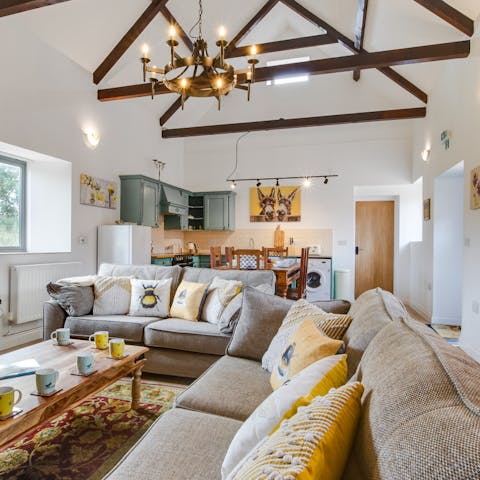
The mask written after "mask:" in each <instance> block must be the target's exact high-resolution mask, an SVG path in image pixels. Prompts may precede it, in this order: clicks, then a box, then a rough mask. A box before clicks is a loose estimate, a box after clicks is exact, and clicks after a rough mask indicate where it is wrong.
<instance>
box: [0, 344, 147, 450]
mask: <svg viewBox="0 0 480 480" xmlns="http://www.w3.org/2000/svg"><path fill="white" fill-rule="evenodd" d="M72 341H73V343H72V344H71V345H68V346H66V347H60V346H57V345H55V344H54V343H53V342H52V341H51V340H49V341H46V342H41V343H37V344H35V345H32V346H29V347H25V348H20V349H18V350H15V351H14V352H10V353H7V354H5V355H0V364H11V363H17V362H20V361H24V360H35V361H36V362H37V364H38V368H55V369H56V370H58V371H59V373H60V375H59V379H58V382H57V387H58V388H61V389H62V390H61V391H60V392H58V393H57V394H55V395H53V396H51V397H39V396H34V395H31V393H32V392H35V391H36V384H35V375H27V376H24V377H17V378H9V379H6V380H0V387H4V386H7V385H8V386H11V387H13V388H18V389H19V390H20V391H21V392H22V395H23V398H22V400H21V401H20V403H18V404H17V405H16V407H19V408H21V409H22V410H23V412H22V413H20V414H18V415H17V416H15V417H13V418H10V419H8V420H4V421H0V445H4V444H6V443H8V442H10V441H12V440H13V439H15V438H16V437H18V436H19V435H21V434H23V433H25V432H26V431H28V430H30V429H32V428H34V427H36V426H37V425H39V424H40V423H42V422H44V421H47V420H49V419H50V418H52V417H55V416H57V415H58V414H60V413H61V412H63V411H64V410H65V409H67V408H69V407H72V406H73V405H75V404H77V403H79V402H81V401H82V400H84V399H85V398H86V397H88V396H89V395H92V394H94V393H96V392H98V391H100V390H102V389H104V388H105V387H107V386H108V385H111V384H112V383H114V382H116V381H117V380H119V379H120V378H122V377H125V376H127V375H130V374H133V381H132V408H133V409H137V408H138V406H139V402H140V379H141V375H142V368H143V365H144V363H145V360H144V358H143V355H144V354H145V353H146V352H147V351H148V348H147V347H142V346H135V345H126V346H125V353H126V354H128V356H127V357H125V358H122V359H119V360H114V359H111V358H108V355H109V353H108V350H97V349H95V348H94V347H95V345H94V344H93V343H92V342H87V341H86V340H76V339H73V340H72ZM85 351H92V352H93V353H94V356H95V370H96V372H95V373H93V374H92V375H90V376H88V377H81V376H76V375H72V374H71V372H72V371H74V370H76V356H77V354H78V353H79V352H85Z"/></svg>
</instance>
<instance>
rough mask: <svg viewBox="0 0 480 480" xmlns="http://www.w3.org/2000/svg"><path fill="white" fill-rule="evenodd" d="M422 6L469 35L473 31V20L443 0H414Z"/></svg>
mask: <svg viewBox="0 0 480 480" xmlns="http://www.w3.org/2000/svg"><path fill="white" fill-rule="evenodd" d="M414 1H415V2H417V3H418V4H419V5H421V6H422V7H424V8H426V9H427V10H430V12H432V13H434V14H435V15H437V17H440V18H441V19H443V20H445V21H446V22H448V23H449V24H450V25H452V26H453V27H455V28H456V29H457V30H460V31H461V32H463V33H464V34H465V35H468V36H469V37H471V36H472V35H473V32H474V28H475V27H474V21H473V20H472V19H471V18H468V17H467V16H466V15H464V14H463V13H461V12H459V11H458V10H456V9H455V8H453V7H451V6H450V5H449V4H448V3H446V2H444V1H443V0H414Z"/></svg>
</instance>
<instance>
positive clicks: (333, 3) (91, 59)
mask: <svg viewBox="0 0 480 480" xmlns="http://www.w3.org/2000/svg"><path fill="white" fill-rule="evenodd" d="M298 1H299V3H301V4H302V5H303V6H305V7H306V8H308V9H310V10H311V11H312V12H313V13H315V14H317V15H318V16H319V17H321V18H323V19H324V20H325V21H327V22H328V23H330V24H331V25H332V26H333V27H334V28H336V29H337V30H339V31H340V32H342V33H343V34H345V35H346V36H348V37H349V38H352V39H353V37H354V29H355V21H356V10H357V4H358V0H322V1H321V2H319V1H318V0H298ZM149 3H150V2H149V0H70V1H68V2H64V3H60V4H58V5H55V6H49V7H46V8H40V9H36V10H32V11H29V12H25V13H21V14H17V15H14V16H10V17H4V18H1V19H0V27H1V23H2V22H10V23H12V24H14V25H15V26H16V28H18V29H19V31H23V30H28V31H29V32H30V33H33V34H34V35H36V36H37V38H38V39H39V40H40V41H42V42H45V43H46V44H48V45H50V46H51V47H52V48H54V49H56V50H58V51H59V52H61V53H62V54H63V55H65V56H66V57H68V58H69V59H70V60H72V61H73V62H76V63H77V64H79V65H80V66H81V67H83V68H84V69H85V70H87V71H88V72H93V71H94V70H95V69H96V68H97V66H98V65H99V64H100V63H101V61H102V60H103V59H104V58H105V57H106V55H107V54H108V53H109V52H110V50H111V49H112V48H113V47H114V46H115V44H116V43H117V42H118V41H119V40H120V38H121V37H122V36H123V35H124V34H125V32H126V31H127V30H128V29H129V28H130V27H131V25H132V24H133V22H134V21H135V20H136V19H137V18H138V17H139V16H140V15H141V13H142V12H143V11H144V10H145V8H146V7H147V6H148V4H149ZM264 3H265V0H242V1H241V2H239V1H233V0H230V1H228V0H203V4H204V22H203V32H204V36H205V38H206V40H207V41H208V42H209V43H210V45H213V50H214V51H215V49H216V47H215V46H214V42H215V37H216V30H217V28H218V26H219V25H221V24H223V25H225V26H226V28H227V39H228V38H231V37H233V36H234V35H235V34H236V33H237V32H238V31H239V30H240V29H241V28H242V27H243V25H244V24H246V23H247V22H248V20H249V19H250V18H251V17H252V16H253V15H255V13H256V12H257V11H258V10H259V9H260V8H261V7H262V6H263V4H264ZM448 3H449V4H450V5H452V6H453V7H455V8H457V9H459V10H460V11H462V12H463V13H465V14H466V15H468V16H469V17H470V18H473V19H476V18H477V17H478V16H479V15H480V1H479V0H449V1H448ZM197 6H198V3H197V0H170V1H169V3H168V8H169V9H170V10H171V11H172V13H173V14H174V16H175V17H176V18H177V20H178V22H179V23H180V25H182V26H183V28H184V30H186V31H187V32H188V31H189V29H190V28H191V26H193V24H194V23H195V21H196V15H197ZM167 29H168V25H167V22H166V20H165V19H164V18H163V17H162V16H161V15H159V16H157V17H156V18H155V19H154V21H153V22H152V23H151V24H150V25H149V26H148V27H147V28H146V30H145V31H144V32H143V33H142V35H141V36H140V38H138V39H137V41H136V42H134V44H133V45H132V46H131V47H130V48H129V50H128V51H127V52H126V53H125V55H124V56H123V57H122V58H121V59H120V61H119V62H118V63H117V65H115V67H114V68H113V69H112V70H111V71H110V72H109V74H108V75H107V77H106V78H105V79H104V80H103V81H102V83H101V84H100V88H102V87H103V88H105V87H111V86H122V85H129V84H135V83H141V80H142V79H141V66H140V62H139V60H138V59H139V57H140V46H141V44H143V43H144V42H146V43H148V44H149V45H150V47H151V55H150V56H151V58H152V59H154V62H156V63H157V64H158V65H161V64H162V63H165V62H166V59H167V58H168V47H167V46H166V45H165V40H166V37H167ZM322 33H323V31H322V30H321V29H320V28H318V27H316V26H314V25H312V24H311V23H309V22H308V21H306V20H305V19H303V18H301V17H300V16H298V15H297V14H295V13H294V12H292V11H291V10H290V9H289V8H288V7H286V6H285V5H283V4H278V5H277V6H276V7H275V8H274V9H273V10H272V11H271V12H270V13H269V14H268V16H267V17H265V18H264V19H263V20H262V21H261V22H260V23H259V24H258V25H257V27H256V28H255V29H254V30H253V31H251V32H250V33H249V35H248V36H246V37H245V38H244V39H243V41H242V42H241V43H240V44H239V45H247V44H251V43H262V42H269V41H275V40H283V39H287V38H294V37H301V36H308V35H318V34H322ZM465 38H466V36H465V35H463V34H462V33H461V32H459V31H457V30H456V29H455V28H453V27H452V26H450V25H449V24H447V23H446V22H444V21H443V20H441V19H440V18H438V17H436V16H435V15H433V14H432V13H430V12H429V11H427V10H426V9H425V8H423V7H421V6H420V5H418V4H417V3H416V2H414V1H413V0H370V1H369V9H368V17H367V24H366V35H365V45H364V46H365V48H366V49H367V50H369V51H378V50H388V49H394V48H404V47H409V46H416V45H427V44H433V43H442V42H450V41H457V40H462V39H465ZM180 50H183V52H184V53H186V50H185V48H184V46H183V45H181V46H180ZM180 53H182V52H180ZM349 54H350V53H349V52H348V51H347V50H346V49H344V48H343V47H341V46H340V45H339V44H335V45H326V46H319V47H313V48H309V49H304V50H297V51H289V52H282V53H276V54H269V55H263V56H260V66H262V65H264V64H265V62H266V61H267V60H270V59H279V58H289V57H290V58H292V57H298V56H300V55H301V56H304V55H308V56H310V57H311V58H312V59H316V58H327V57H334V56H341V55H349ZM155 59H156V60H155ZM457 61H459V60H457ZM460 61H461V60H460ZM232 63H234V64H235V65H236V66H240V67H242V68H243V67H244V66H245V59H236V60H235V61H232ZM439 68H440V63H428V64H417V65H409V66H404V67H398V71H399V72H400V73H401V74H402V75H405V77H406V78H408V79H409V80H411V81H412V82H414V83H415V84H417V85H418V86H419V87H420V88H422V89H423V90H425V91H426V92H427V93H428V92H429V91H431V89H432V88H433V86H434V84H435V79H436V76H437V73H438V69H439ZM91 87H92V90H95V89H96V88H97V87H96V86H94V85H93V83H92V85H91ZM253 95H254V98H255V102H253V101H252V102H250V104H248V105H247V104H246V102H245V98H244V97H245V94H244V92H242V91H234V92H232V94H231V95H229V97H228V98H226V99H225V101H224V105H223V107H222V112H220V113H218V112H217V109H216V104H215V102H214V101H213V100H212V101H209V100H205V99H191V100H189V102H188V103H187V105H186V107H185V111H184V112H178V113H177V114H176V115H175V116H174V117H173V118H172V120H171V121H170V122H169V124H168V126H169V127H171V126H190V125H196V124H199V123H207V122H209V123H223V122H224V121H228V120H229V118H230V117H232V112H234V118H235V119H236V121H242V120H244V121H247V120H252V119H270V118H278V117H279V116H284V117H286V118H288V117H294V116H308V115H321V114H324V113H325V114H327V113H342V112H344V113H347V112H353V111H360V110H361V109H363V110H374V109H382V108H402V107H410V106H420V105H421V102H419V100H417V99H416V98H415V97H413V96H412V95H410V94H408V93H407V92H405V91H404V90H403V89H402V88H400V87H399V86H397V85H396V84H394V83H393V82H391V81H390V80H388V79H387V78H386V77H384V76H383V75H382V74H380V73H379V72H377V71H375V70H369V71H363V72H362V78H361V80H360V82H354V81H353V80H352V75H351V73H342V74H333V75H322V76H317V77H312V78H311V79H310V81H309V83H308V84H298V85H289V86H283V87H280V86H278V87H267V86H265V85H260V84H258V85H255V86H254V93H253ZM174 99H175V97H173V96H171V95H161V96H157V97H156V99H155V100H154V102H155V106H156V108H157V109H158V112H159V114H161V113H163V111H164V110H165V109H166V108H168V106H169V105H170V104H171V103H172V102H173V101H174ZM128 101H134V102H151V100H149V99H145V98H142V99H134V100H128ZM228 109H231V111H230V112H228V111H227V110H228Z"/></svg>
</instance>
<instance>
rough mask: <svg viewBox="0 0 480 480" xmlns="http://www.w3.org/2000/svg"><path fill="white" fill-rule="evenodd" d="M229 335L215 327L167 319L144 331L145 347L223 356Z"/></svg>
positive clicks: (210, 324)
mask: <svg viewBox="0 0 480 480" xmlns="http://www.w3.org/2000/svg"><path fill="white" fill-rule="evenodd" d="M229 340H230V335H224V334H223V333H221V332H220V330H219V329H218V326H217V325H214V324H212V323H208V322H191V321H189V320H182V319H181V318H167V319H165V320H160V321H157V322H153V323H151V324H150V325H148V326H147V327H146V329H145V345H147V346H149V347H162V348H171V349H174V350H185V351H187V352H198V353H209V354H211V355H223V354H224V353H225V349H226V348H227V345H228V342H229Z"/></svg>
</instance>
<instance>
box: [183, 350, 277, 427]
mask: <svg viewBox="0 0 480 480" xmlns="http://www.w3.org/2000/svg"><path fill="white" fill-rule="evenodd" d="M271 393H272V387H271V386H270V374H269V373H268V372H267V371H266V370H264V369H263V368H262V365H261V364H260V363H258V362H255V361H253V360H247V359H245V358H234V357H229V356H225V357H222V358H221V359H220V360H218V362H216V363H214V364H213V365H212V366H211V367H210V368H209V369H208V370H207V371H206V372H205V373H204V374H203V375H202V376H201V377H200V378H199V379H197V380H196V381H195V382H194V383H193V384H192V385H191V386H190V388H188V389H187V390H186V391H185V392H183V393H182V394H180V396H179V397H177V399H176V406H178V407H181V408H187V409H189V410H198V411H201V412H207V413H212V414H215V415H221V416H224V417H230V418H235V419H237V420H245V419H246V418H248V417H249V416H250V415H251V414H252V412H253V411H254V410H255V409H256V408H257V407H258V405H259V404H260V403H261V402H263V401H264V400H265V399H266V398H267V397H268V396H269V395H270V394H271Z"/></svg>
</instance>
